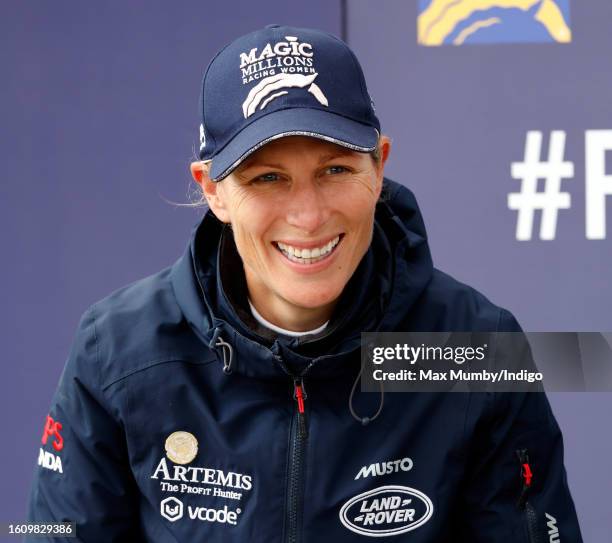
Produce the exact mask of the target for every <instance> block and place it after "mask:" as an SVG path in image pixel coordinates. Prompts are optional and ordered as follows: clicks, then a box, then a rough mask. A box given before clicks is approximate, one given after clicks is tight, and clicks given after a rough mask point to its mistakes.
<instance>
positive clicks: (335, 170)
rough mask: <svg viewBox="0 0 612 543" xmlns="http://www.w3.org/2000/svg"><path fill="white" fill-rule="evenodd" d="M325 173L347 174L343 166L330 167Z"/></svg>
mask: <svg viewBox="0 0 612 543" xmlns="http://www.w3.org/2000/svg"><path fill="white" fill-rule="evenodd" d="M327 171H328V172H329V173H331V174H339V173H345V172H348V171H349V170H348V168H345V167H344V166H330V167H329V168H327Z"/></svg>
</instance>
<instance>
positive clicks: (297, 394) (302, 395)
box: [293, 379, 308, 439]
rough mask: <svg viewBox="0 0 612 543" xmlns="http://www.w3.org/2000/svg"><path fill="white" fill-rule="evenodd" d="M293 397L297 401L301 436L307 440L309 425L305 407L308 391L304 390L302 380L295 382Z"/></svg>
mask: <svg viewBox="0 0 612 543" xmlns="http://www.w3.org/2000/svg"><path fill="white" fill-rule="evenodd" d="M293 385H294V389H293V397H294V398H295V400H296V401H297V407H298V425H299V431H300V435H301V436H302V437H303V438H304V439H305V438H307V437H308V425H307V423H306V409H305V406H304V400H305V399H306V398H307V395H306V390H305V388H304V382H303V381H302V380H301V379H296V380H295V381H294V382H293Z"/></svg>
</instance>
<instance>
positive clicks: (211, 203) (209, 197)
mask: <svg viewBox="0 0 612 543" xmlns="http://www.w3.org/2000/svg"><path fill="white" fill-rule="evenodd" d="M190 170H191V176H192V177H193V180H194V181H195V182H196V183H197V184H198V185H200V188H201V189H202V194H203V195H204V198H206V201H207V202H208V207H210V209H212V212H213V213H214V214H215V216H216V217H217V219H219V220H220V221H221V222H225V223H229V222H231V221H230V218H229V213H228V210H227V207H226V205H225V201H224V198H223V196H224V195H223V191H222V190H219V183H220V182H215V181H212V180H211V179H210V177H209V175H208V172H209V170H210V163H208V162H202V161H197V162H192V163H191V166H190Z"/></svg>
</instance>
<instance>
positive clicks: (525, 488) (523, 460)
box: [516, 449, 533, 509]
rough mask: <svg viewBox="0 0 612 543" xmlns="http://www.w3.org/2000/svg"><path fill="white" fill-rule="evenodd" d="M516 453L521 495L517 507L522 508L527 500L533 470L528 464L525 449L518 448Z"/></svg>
mask: <svg viewBox="0 0 612 543" xmlns="http://www.w3.org/2000/svg"><path fill="white" fill-rule="evenodd" d="M516 455H517V456H518V459H519V462H520V464H521V483H522V486H521V495H520V496H519V499H518V503H517V505H518V506H519V508H521V509H523V508H524V507H525V503H526V501H527V494H528V493H529V490H530V489H531V482H532V479H533V472H532V471H531V466H530V464H529V455H528V454H527V449H519V450H517V451H516Z"/></svg>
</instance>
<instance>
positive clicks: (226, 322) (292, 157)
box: [29, 25, 581, 543]
mask: <svg viewBox="0 0 612 543" xmlns="http://www.w3.org/2000/svg"><path fill="white" fill-rule="evenodd" d="M201 103H202V115H201V126H200V151H199V156H198V157H197V160H195V161H194V162H193V163H192V164H191V173H192V175H193V178H194V180H195V182H196V183H198V186H199V187H200V188H201V193H202V195H203V198H204V199H205V201H206V204H207V206H208V208H209V209H207V211H206V213H205V214H204V217H203V219H202V221H201V222H200V224H199V225H198V226H197V227H196V229H195V230H194V232H193V235H192V237H191V239H190V241H189V245H188V247H187V249H186V251H185V253H184V255H183V256H182V257H181V258H180V259H179V260H178V261H177V262H176V263H175V264H174V265H173V266H171V267H170V268H168V269H165V270H162V271H161V272H159V273H157V274H155V275H153V276H151V277H148V278H146V279H143V280H141V281H137V282H136V283H133V284H131V285H129V286H127V287H125V288H123V289H121V290H119V291H117V292H115V293H113V294H111V295H110V296H109V297H107V298H105V299H104V300H101V301H100V302H98V303H97V304H95V305H94V306H92V307H91V308H90V309H89V310H88V311H87V312H86V313H85V314H84V316H83V318H82V321H81V324H80V327H79V330H78V333H77V337H76V339H75V343H74V346H73V349H72V352H71V354H70V357H69V360H68V362H67V364H66V368H65V370H64V373H63V375H62V378H61V381H60V384H59V387H58V391H57V393H56V395H55V397H54V399H53V404H52V406H51V410H50V414H49V416H48V418H47V422H48V423H47V425H46V427H45V434H44V436H43V440H42V447H41V448H40V455H39V458H40V460H39V466H38V471H37V472H36V475H35V478H34V484H33V488H32V493H31V498H30V507H29V518H30V520H32V521H37V522H49V521H64V520H71V521H74V522H75V523H76V532H77V537H78V538H79V540H80V541H84V542H90V543H91V542H109V541H117V542H141V541H143V542H144V541H147V542H160V543H161V542H170V541H172V542H177V541H181V542H190V543H192V542H200V541H202V542H203V541H206V542H223V543H231V542H236V543H238V542H239V543H245V542H249V543H260V542H261V543H264V542H265V543H270V542H278V543H280V542H293V543H302V542H303V543H308V542H319V541H323V542H327V541H335V542H345V541H347V542H348V541H364V539H363V538H364V537H376V538H383V537H391V536H393V541H400V538H398V537H397V536H401V535H402V534H406V533H408V532H411V533H410V534H409V535H408V536H405V537H409V538H410V539H409V540H410V541H412V542H414V543H417V542H418V543H427V542H430V543H434V542H435V543H444V542H450V541H452V542H454V543H456V542H470V543H471V542H478V541H480V542H483V541H497V542H500V543H521V542H533V541H542V538H541V535H542V534H543V533H545V529H546V523H547V522H552V521H551V520H550V518H553V519H554V522H555V526H556V528H557V529H558V533H559V534H561V539H562V540H564V541H572V542H578V541H580V540H581V539H580V532H579V528H578V524H577V520H576V515H575V511H574V506H573V503H572V499H571V496H570V494H569V490H568V488H567V482H566V477H565V470H564V467H563V450H562V444H561V443H562V441H561V434H560V431H559V428H558V426H557V424H556V422H555V419H554V417H553V415H552V413H551V411H550V407H549V405H548V402H547V399H546V396H545V395H544V394H543V393H539V392H531V393H513V394H509V393H506V394H482V393H470V392H466V393H459V392H456V393H450V392H445V391H441V392H435V393H433V392H432V393H419V394H414V393H399V392H398V393H394V394H388V395H386V396H385V394H384V386H387V385H389V383H383V382H382V381H380V385H381V389H380V391H379V393H375V394H368V393H363V392H361V391H359V389H358V388H357V384H358V382H359V379H360V377H361V371H362V370H361V356H360V355H361V353H360V343H361V334H362V333H363V332H377V331H383V332H397V331H407V332H412V331H416V332H453V331H463V332H465V331H476V332H479V331H482V332H493V331H509V332H512V331H519V330H520V327H519V325H518V323H517V322H516V320H515V319H514V317H513V316H512V315H511V314H510V313H509V312H508V311H506V310H504V309H502V308H500V307H497V306H496V305H494V304H493V303H491V302H490V301H489V300H488V299H487V298H485V297H484V296H483V295H482V294H480V293H479V292H477V291H476V290H474V289H472V288H471V287H468V286H467V285H464V284H462V283H459V282H458V281H456V280H454V279H453V278H451V277H449V276H448V275H446V274H444V273H443V272H441V271H439V270H437V269H435V268H434V267H433V265H432V261H431V256H430V252H429V247H428V244H427V234H426V232H425V227H424V223H423V219H422V217H421V214H420V211H419V207H418V205H417V203H416V200H415V198H414V195H413V194H412V193H411V192H410V190H409V189H408V188H406V187H404V186H403V185H400V184H398V183H395V182H393V181H391V180H389V179H386V178H385V177H384V169H385V166H386V163H387V160H388V158H389V155H390V149H391V145H390V140H389V138H388V137H387V136H384V135H381V130H380V123H379V121H378V119H377V117H376V114H375V112H374V108H373V102H372V100H371V98H370V96H369V94H368V91H367V87H366V83H365V80H364V76H363V73H362V71H361V68H360V66H359V63H358V62H357V59H356V58H355V56H354V54H353V53H352V51H351V50H350V49H349V48H348V47H347V45H346V44H344V43H343V42H342V41H340V40H339V39H337V38H336V37H334V36H331V35H329V34H325V33H323V32H319V31H317V30H312V29H304V28H293V27H282V26H278V25H272V26H269V27H266V28H264V29H262V30H258V31H256V32H253V33H251V34H248V35H246V36H242V37H240V38H238V39H237V40H236V41H234V42H233V43H231V44H230V45H228V46H226V47H225V48H223V49H222V50H221V51H220V52H219V53H218V54H217V55H216V56H215V57H214V59H213V60H212V61H211V63H210V64H209V66H208V68H207V70H206V72H205V75H204V79H203V84H202V100H201ZM381 194H385V197H384V198H381V197H380V196H381ZM50 437H54V438H55V439H51V438H50ZM48 438H49V439H48ZM401 541H404V539H401Z"/></svg>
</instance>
